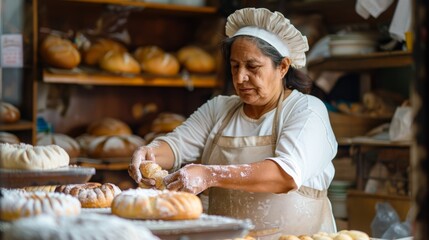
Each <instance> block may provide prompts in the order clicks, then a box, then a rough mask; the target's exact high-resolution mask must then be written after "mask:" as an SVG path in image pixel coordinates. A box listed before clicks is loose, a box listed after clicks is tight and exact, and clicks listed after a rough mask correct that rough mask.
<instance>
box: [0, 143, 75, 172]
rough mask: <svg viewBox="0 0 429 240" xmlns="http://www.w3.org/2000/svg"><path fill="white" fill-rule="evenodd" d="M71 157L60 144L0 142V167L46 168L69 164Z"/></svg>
mask: <svg viewBox="0 0 429 240" xmlns="http://www.w3.org/2000/svg"><path fill="white" fill-rule="evenodd" d="M69 162H70V157H69V155H68V154H67V152H66V151H65V150H64V149H62V148H61V147H59V146H58V145H48V146H32V145H30V144H24V143H20V144H8V143H0V168H8V169H27V170H35V169H39V170H46V169H55V168H59V167H65V166H68V165H69Z"/></svg>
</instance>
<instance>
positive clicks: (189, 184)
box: [164, 164, 213, 194]
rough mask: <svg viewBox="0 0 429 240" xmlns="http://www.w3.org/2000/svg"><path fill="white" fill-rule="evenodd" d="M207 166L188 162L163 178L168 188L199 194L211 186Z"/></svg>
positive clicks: (210, 177)
mask: <svg viewBox="0 0 429 240" xmlns="http://www.w3.org/2000/svg"><path fill="white" fill-rule="evenodd" d="M212 180H213V179H212V175H211V173H210V170H209V168H207V167H206V166H204V165H201V164H188V165H186V166H185V167H183V168H181V169H179V170H178V171H176V172H174V173H172V174H169V175H168V176H166V177H165V178H164V183H165V186H166V187H167V189H168V190H174V191H184V192H189V193H193V194H199V193H201V192H202V191H204V190H206V189H207V188H209V187H210V186H211V182H212Z"/></svg>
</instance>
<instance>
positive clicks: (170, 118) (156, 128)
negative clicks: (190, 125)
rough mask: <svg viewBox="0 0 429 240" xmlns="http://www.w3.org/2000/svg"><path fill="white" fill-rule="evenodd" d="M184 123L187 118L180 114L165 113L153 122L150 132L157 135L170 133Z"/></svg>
mask: <svg viewBox="0 0 429 240" xmlns="http://www.w3.org/2000/svg"><path fill="white" fill-rule="evenodd" d="M183 121H185V117H184V116H182V115H180V114H176V113H168V112H163V113H160V114H159V115H158V116H157V117H156V118H155V119H154V120H153V122H152V124H151V128H150V130H151V131H152V132H155V133H168V132H171V131H173V130H174V129H175V128H176V127H177V126H179V125H180V124H182V123H183Z"/></svg>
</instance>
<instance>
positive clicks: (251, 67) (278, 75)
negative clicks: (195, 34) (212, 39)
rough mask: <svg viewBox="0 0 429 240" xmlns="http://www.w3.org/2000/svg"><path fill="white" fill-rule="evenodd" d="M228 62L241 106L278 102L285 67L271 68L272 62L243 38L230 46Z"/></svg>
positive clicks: (248, 40)
mask: <svg viewBox="0 0 429 240" xmlns="http://www.w3.org/2000/svg"><path fill="white" fill-rule="evenodd" d="M230 62H231V73H232V80H233V84H234V88H235V91H236V93H237V95H238V96H240V98H241V99H242V100H243V102H244V103H246V104H249V105H254V106H263V105H266V104H267V103H269V102H271V101H277V99H278V96H279V92H280V91H282V90H283V84H282V78H283V76H284V75H285V74H286V71H287V67H288V65H286V66H285V65H284V64H280V66H279V67H274V63H273V62H272V61H271V59H270V58H269V57H267V56H265V55H264V54H263V53H262V52H261V50H260V49H259V48H258V47H257V46H256V44H255V43H254V42H253V41H252V40H250V39H247V38H245V37H238V38H237V39H236V40H235V41H234V42H233V44H232V46H231V57H230Z"/></svg>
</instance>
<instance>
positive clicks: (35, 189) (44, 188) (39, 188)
mask: <svg viewBox="0 0 429 240" xmlns="http://www.w3.org/2000/svg"><path fill="white" fill-rule="evenodd" d="M57 187H58V185H44V186H28V187H23V188H22V189H23V190H24V191H26V192H55V189H57Z"/></svg>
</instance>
